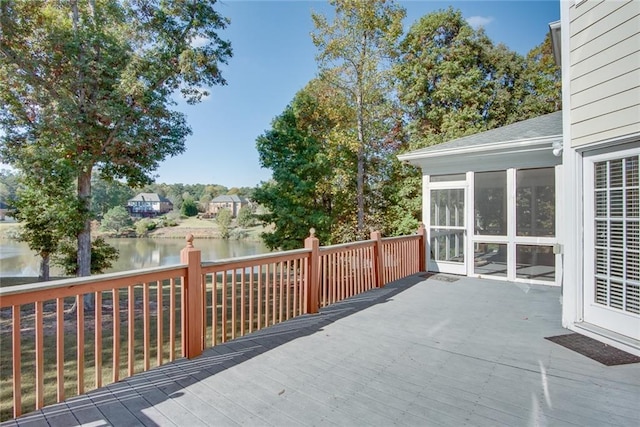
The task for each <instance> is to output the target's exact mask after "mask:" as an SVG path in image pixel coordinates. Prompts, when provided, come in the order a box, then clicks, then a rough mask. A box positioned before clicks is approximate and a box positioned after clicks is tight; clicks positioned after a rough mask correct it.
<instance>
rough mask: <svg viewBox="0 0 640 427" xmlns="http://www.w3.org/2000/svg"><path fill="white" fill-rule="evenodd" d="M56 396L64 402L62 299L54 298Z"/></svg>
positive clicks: (59, 400)
mask: <svg viewBox="0 0 640 427" xmlns="http://www.w3.org/2000/svg"><path fill="white" fill-rule="evenodd" d="M56 380H57V381H56V385H57V390H56V395H57V398H58V402H62V401H63V400H64V298H56Z"/></svg>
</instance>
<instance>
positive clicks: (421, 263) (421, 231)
mask: <svg viewBox="0 0 640 427" xmlns="http://www.w3.org/2000/svg"><path fill="white" fill-rule="evenodd" d="M418 235H419V236H420V240H419V242H420V246H419V250H418V252H419V253H418V257H419V258H418V271H427V228H426V227H425V226H424V224H423V223H420V227H418Z"/></svg>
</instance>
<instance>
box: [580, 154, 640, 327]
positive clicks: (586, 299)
mask: <svg viewBox="0 0 640 427" xmlns="http://www.w3.org/2000/svg"><path fill="white" fill-rule="evenodd" d="M632 156H640V148H630V149H626V150H620V151H611V152H606V153H598V154H595V153H594V154H592V155H589V154H588V153H584V155H583V160H582V166H583V175H582V178H583V188H584V194H583V200H584V223H583V230H584V253H583V258H584V259H585V262H584V263H583V293H582V309H583V316H584V317H583V318H584V321H585V322H588V323H593V324H596V325H598V326H601V327H604V328H606V329H609V330H613V331H615V332H618V333H620V334H622V335H626V336H629V337H634V338H635V339H640V336H638V333H639V332H638V331H639V329H640V328H638V326H637V325H638V322H639V321H640V315H637V314H634V313H630V312H627V311H623V310H620V309H617V308H614V307H610V306H605V305H602V304H597V303H595V301H594V300H595V298H594V293H595V261H596V259H595V253H594V249H595V226H594V224H595V207H594V206H595V205H594V203H595V198H594V192H595V184H594V182H593V178H594V171H595V164H596V163H598V162H606V161H610V160H617V159H623V158H626V157H632ZM589 260H591V262H589Z"/></svg>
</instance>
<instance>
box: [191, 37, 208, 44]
mask: <svg viewBox="0 0 640 427" xmlns="http://www.w3.org/2000/svg"><path fill="white" fill-rule="evenodd" d="M208 42H209V39H208V38H206V37H202V36H196V37H194V38H193V40H191V46H192V47H202V46H204V45H205V44H207V43H208Z"/></svg>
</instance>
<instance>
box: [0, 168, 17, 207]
mask: <svg viewBox="0 0 640 427" xmlns="http://www.w3.org/2000/svg"><path fill="white" fill-rule="evenodd" d="M17 190H18V174H17V173H15V172H12V171H9V170H0V202H2V203H5V204H6V205H8V206H12V203H13V200H15V198H16V191H17Z"/></svg>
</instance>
